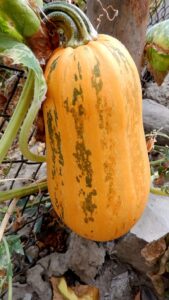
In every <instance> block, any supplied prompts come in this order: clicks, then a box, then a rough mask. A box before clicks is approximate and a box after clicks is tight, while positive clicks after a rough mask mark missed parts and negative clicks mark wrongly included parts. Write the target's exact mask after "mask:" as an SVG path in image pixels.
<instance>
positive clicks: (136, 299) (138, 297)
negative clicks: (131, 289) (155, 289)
mask: <svg viewBox="0 0 169 300" xmlns="http://www.w3.org/2000/svg"><path fill="white" fill-rule="evenodd" d="M134 300H141V295H140V292H138V294H137V295H136V296H135V298H134Z"/></svg>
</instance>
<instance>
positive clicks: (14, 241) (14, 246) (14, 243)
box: [0, 235, 24, 269]
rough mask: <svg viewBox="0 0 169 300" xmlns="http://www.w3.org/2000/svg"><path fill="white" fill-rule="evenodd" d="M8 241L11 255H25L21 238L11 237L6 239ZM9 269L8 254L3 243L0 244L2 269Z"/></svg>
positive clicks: (0, 265) (0, 267) (0, 266)
mask: <svg viewBox="0 0 169 300" xmlns="http://www.w3.org/2000/svg"><path fill="white" fill-rule="evenodd" d="M6 241H7V243H8V248H9V252H10V255H12V254H13V253H18V254H21V255H24V251H23V247H22V244H21V241H20V238H19V236H17V235H10V236H8V237H7V238H6ZM7 268H8V259H7V253H6V249H5V246H4V243H3V242H1V243H0V269H7Z"/></svg>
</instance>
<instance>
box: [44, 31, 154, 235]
mask: <svg viewBox="0 0 169 300" xmlns="http://www.w3.org/2000/svg"><path fill="white" fill-rule="evenodd" d="M45 77H46V80H47V84H48V93H47V99H46V101H45V103H44V105H43V111H44V119H45V127H46V147H47V172H48V174H47V176H48V188H49V193H50V196H51V200H52V203H53V206H54V208H55V210H56V212H57V213H58V215H59V216H60V217H61V218H62V219H63V221H64V222H65V224H67V225H68V226H69V227H70V228H71V229H72V230H73V231H75V232H76V233H78V234H79V235H81V236H83V237H85V238H88V239H93V240H97V241H106V240H112V239H115V238H117V237H119V236H121V235H123V234H124V233H126V232H127V231H128V230H129V229H130V228H131V227H132V226H133V225H134V224H135V223H136V221H137V220H138V219H139V218H140V216H141V214H142V212H143V210H144V208H145V204H146V201H147V197H148V193H149V187H150V172H149V162H148V156H147V150H146V144H145V138H144V132H143V124H142V96H141V86H140V80H139V76H138V73H137V70H136V67H135V64H134V62H133V60H132V58H131V57H130V55H129V53H128V51H127V50H126V49H125V47H124V46H123V45H122V44H121V43H120V42H119V41H118V40H116V39H114V38H112V37H109V36H107V35H99V38H98V40H97V41H91V42H89V43H88V44H87V45H84V46H80V47H77V48H76V49H72V48H70V47H68V48H65V49H61V48H60V49H57V50H56V51H55V52H54V54H53V55H52V57H51V59H50V60H49V62H48V65H47V68H46V71H45Z"/></svg>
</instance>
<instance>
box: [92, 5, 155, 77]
mask: <svg viewBox="0 0 169 300" xmlns="http://www.w3.org/2000/svg"><path fill="white" fill-rule="evenodd" d="M117 11H118V16H116V17H115V15H116V12H117ZM87 15H88V17H89V19H90V20H91V22H92V24H93V25H94V27H95V28H97V29H98V32H99V33H106V34H109V35H111V36H114V37H116V38H117V39H119V40H120V41H121V42H122V43H123V44H124V45H125V46H126V47H127V49H128V50H129V52H130V54H131V56H132V57H133V59H134V61H135V63H136V65H137V68H138V70H139V72H140V70H141V61H142V54H143V49H144V43H145V32H146V29H147V23H148V15H149V0H88V1H87Z"/></svg>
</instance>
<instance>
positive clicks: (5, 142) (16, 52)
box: [0, 34, 47, 162]
mask: <svg viewBox="0 0 169 300" xmlns="http://www.w3.org/2000/svg"><path fill="white" fill-rule="evenodd" d="M0 55H2V56H7V57H9V58H12V59H13V62H14V63H15V64H22V65H23V66H25V67H26V68H27V69H28V70H29V73H28V76H27V81H26V83H25V85H24V88H23V91H22V94H21V96H20V99H19V101H18V104H17V106H16V109H15V111H14V113H13V116H12V118H11V120H10V122H9V124H8V126H7V128H6V130H5V133H4V134H3V136H2V138H1V140H0V149H1V151H0V162H1V161H2V160H3V159H4V157H5V155H6V154H7V152H8V150H9V148H10V146H11V145H12V142H13V140H14V139H15V137H16V135H17V133H18V131H19V129H20V127H21V124H22V122H23V120H24V118H25V116H26V119H25V122H24V124H23V130H21V134H20V148H21V151H22V152H23V154H24V155H25V156H26V157H27V158H28V159H32V160H36V161H44V160H45V159H44V157H39V156H38V155H34V154H33V153H30V151H29V149H28V138H29V133H30V129H31V127H32V124H33V121H34V119H35V118H36V115H37V113H38V111H39V109H40V107H41V104H42V102H43V100H44V98H45V94H46V90H47V87H46V81H45V78H44V76H43V71H42V69H41V67H40V64H39V62H38V60H37V59H36V57H35V56H34V54H33V52H32V51H31V50H30V49H29V48H28V47H27V46H26V45H25V44H22V43H19V42H16V41H15V40H13V39H10V38H8V37H6V36H5V35H3V34H0ZM32 98H33V99H32Z"/></svg>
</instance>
